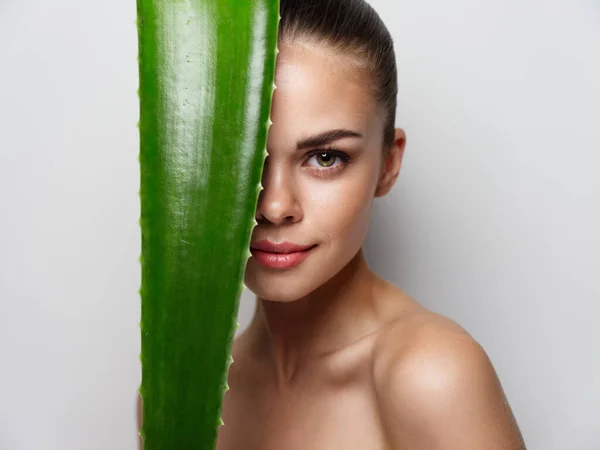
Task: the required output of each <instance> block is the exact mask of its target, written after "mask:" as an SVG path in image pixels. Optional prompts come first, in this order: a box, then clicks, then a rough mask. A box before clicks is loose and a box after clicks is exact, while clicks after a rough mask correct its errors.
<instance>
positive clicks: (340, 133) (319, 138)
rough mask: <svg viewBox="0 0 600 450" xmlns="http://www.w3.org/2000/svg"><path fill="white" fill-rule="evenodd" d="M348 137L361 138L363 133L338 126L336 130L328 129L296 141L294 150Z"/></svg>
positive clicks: (319, 145)
mask: <svg viewBox="0 0 600 450" xmlns="http://www.w3.org/2000/svg"><path fill="white" fill-rule="evenodd" d="M348 137H353V138H362V137H363V135H362V134H360V133H358V132H356V131H352V130H346V129H343V128H339V129H337V130H329V131H325V132H323V133H319V134H316V135H314V136H310V137H308V138H305V139H302V140H300V141H298V143H297V144H296V150H304V149H307V148H314V147H321V146H323V145H327V144H329V143H331V142H334V141H337V140H339V139H343V138H348Z"/></svg>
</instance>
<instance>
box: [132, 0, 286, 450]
mask: <svg viewBox="0 0 600 450" xmlns="http://www.w3.org/2000/svg"><path fill="white" fill-rule="evenodd" d="M137 16H138V21H137V27H138V40H139V41H138V42H139V75H140V89H139V97H140V124H139V126H140V147H141V149H140V171H141V180H140V199H141V221H140V224H141V230H142V255H141V264H142V285H141V290H140V294H141V299H142V321H141V324H140V327H141V335H142V341H141V342H142V353H141V362H142V385H141V387H140V394H141V396H142V398H143V419H142V431H141V435H142V437H143V441H144V448H145V450H179V449H181V450H184V449H185V450H194V449H198V450H208V449H213V448H214V447H215V443H216V437H217V431H218V427H219V425H220V424H221V408H222V401H223V396H224V393H225V390H226V389H227V387H226V386H227V382H226V381H227V372H228V368H229V364H230V355H231V346H232V342H233V337H234V335H235V330H236V323H237V322H236V316H237V310H238V304H239V298H240V295H241V292H242V289H243V277H244V270H245V266H246V261H247V260H248V257H249V256H250V252H249V243H250V236H251V232H252V229H253V227H254V225H255V224H256V221H255V220H254V214H255V208H256V203H257V200H258V194H259V191H260V179H261V175H262V168H263V163H264V159H265V156H266V150H265V146H266V139H267V130H268V125H269V123H270V121H269V114H270V107H271V98H272V93H273V88H274V87H273V81H274V70H275V59H276V47H277V27H278V22H279V1H278V0H237V1H236V0H187V1H186V0H137Z"/></svg>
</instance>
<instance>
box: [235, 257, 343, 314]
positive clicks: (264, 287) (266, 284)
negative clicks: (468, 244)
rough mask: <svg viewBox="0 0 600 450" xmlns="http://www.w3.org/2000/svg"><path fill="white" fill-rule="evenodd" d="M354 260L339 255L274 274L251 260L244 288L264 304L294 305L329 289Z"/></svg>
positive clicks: (277, 271)
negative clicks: (320, 289)
mask: <svg viewBox="0 0 600 450" xmlns="http://www.w3.org/2000/svg"><path fill="white" fill-rule="evenodd" d="M315 256H316V255H315ZM332 256H333V255H332ZM319 259H320V261H319ZM351 259H352V256H351V255H335V257H332V258H324V260H323V258H316V260H312V261H311V260H310V258H309V259H307V260H306V261H305V262H303V263H301V264H300V265H298V266H297V267H295V268H292V269H287V270H274V269H270V268H267V267H264V266H263V265H261V264H260V263H259V262H258V261H256V260H255V259H254V258H253V257H251V258H250V259H248V263H247V265H246V274H245V280H244V284H245V285H246V287H247V288H248V289H249V290H250V291H251V292H252V293H254V294H255V295H256V296H257V297H258V298H260V299H262V300H267V301H271V302H281V303H290V302H294V301H297V300H300V299H303V298H305V297H306V296H308V295H310V294H311V293H312V292H314V291H315V290H317V289H318V288H320V287H321V286H323V285H325V284H326V283H327V282H328V281H329V280H331V279H332V278H333V277H334V276H335V275H336V274H337V273H339V272H340V271H341V270H342V269H343V268H344V267H345V266H346V265H347V264H348V262H349V261H350V260H351ZM307 263H310V264H307Z"/></svg>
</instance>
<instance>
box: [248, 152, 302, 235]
mask: <svg viewBox="0 0 600 450" xmlns="http://www.w3.org/2000/svg"><path fill="white" fill-rule="evenodd" d="M270 159H271V157H270V156H267V158H266V160H265V164H264V168H263V175H262V186H263V190H262V191H261V192H260V194H259V196H258V205H257V208H256V220H257V222H259V223H260V222H265V221H266V222H270V223H271V224H273V225H284V224H286V223H295V222H299V221H300V220H302V216H303V214H302V209H301V208H300V203H299V202H298V197H297V195H296V194H297V193H296V189H295V185H294V180H293V176H292V174H291V173H289V172H288V171H287V170H286V167H285V164H283V163H281V164H272V163H271V161H270Z"/></svg>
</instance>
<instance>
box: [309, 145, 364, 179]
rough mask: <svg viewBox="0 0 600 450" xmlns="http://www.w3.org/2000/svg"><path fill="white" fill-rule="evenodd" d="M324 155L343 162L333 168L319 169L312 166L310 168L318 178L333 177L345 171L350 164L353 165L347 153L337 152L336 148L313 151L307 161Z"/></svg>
mask: <svg viewBox="0 0 600 450" xmlns="http://www.w3.org/2000/svg"><path fill="white" fill-rule="evenodd" d="M322 154H327V155H330V156H334V157H336V158H339V159H340V160H341V163H338V164H336V165H334V166H331V167H321V168H318V167H316V166H310V168H311V169H312V170H314V171H315V173H316V174H317V176H323V177H325V176H329V175H332V174H334V173H337V172H339V171H340V170H343V169H344V168H345V167H347V166H348V164H351V163H352V162H353V161H352V159H351V158H350V156H349V155H348V154H347V153H344V152H342V151H341V150H337V149H335V148H322V149H318V150H313V151H312V152H309V153H308V154H307V155H306V161H309V160H310V158H312V157H313V156H318V155H322Z"/></svg>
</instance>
